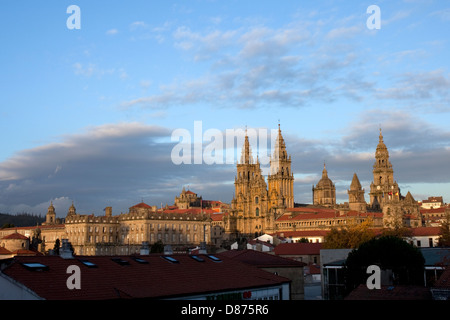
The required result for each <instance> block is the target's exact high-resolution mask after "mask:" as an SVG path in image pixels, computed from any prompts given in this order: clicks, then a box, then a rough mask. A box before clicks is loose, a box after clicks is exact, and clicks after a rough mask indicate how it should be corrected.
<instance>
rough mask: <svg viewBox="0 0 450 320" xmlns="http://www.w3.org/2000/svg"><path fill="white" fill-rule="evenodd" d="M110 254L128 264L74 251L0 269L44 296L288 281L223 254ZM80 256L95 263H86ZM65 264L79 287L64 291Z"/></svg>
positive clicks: (92, 296)
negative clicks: (34, 267)
mask: <svg viewBox="0 0 450 320" xmlns="http://www.w3.org/2000/svg"><path fill="white" fill-rule="evenodd" d="M114 257H116V258H121V259H124V260H127V261H129V265H125V266H123V265H119V264H117V263H115V262H114V261H112V260H111V258H112V257H111V256H85V257H81V256H77V257H75V259H62V258H60V257H58V256H40V257H38V256H37V257H16V258H15V262H14V263H13V264H11V265H10V266H8V267H6V268H5V269H4V270H3V271H2V272H3V273H4V274H6V275H7V276H9V277H11V278H13V279H15V280H16V281H18V282H20V283H22V284H24V285H25V286H27V287H28V288H29V289H30V290H32V291H34V292H35V293H37V295H39V296H40V297H44V298H45V299H50V300H54V299H57V300H73V299H81V300H99V299H102V300H103V299H118V298H168V297H177V296H186V295H191V294H202V293H213V292H224V291H228V290H238V289H247V288H255V287H265V286H273V285H280V284H283V283H288V282H290V280H289V279H286V278H284V277H280V276H276V275H274V274H272V273H270V272H266V271H264V270H260V269H258V268H256V267H253V266H250V265H247V264H244V263H241V262H239V261H235V260H233V259H229V258H227V257H225V256H221V257H220V259H221V260H222V262H214V261H212V260H210V259H208V258H207V257H205V258H204V262H197V261H195V260H194V259H192V258H191V257H190V256H189V255H187V254H175V255H172V257H173V258H175V259H177V260H178V261H179V263H171V262H168V261H166V260H165V259H163V258H162V256H161V255H159V254H157V255H155V254H151V255H148V256H139V258H141V259H143V260H145V261H148V264H140V263H138V262H136V261H134V260H133V259H132V258H131V257H130V256H114ZM80 258H82V259H87V260H89V261H90V262H92V263H94V264H95V265H96V266H97V267H96V268H89V267H87V266H86V265H84V264H83V263H82V262H80V260H79V259H80ZM24 262H36V263H41V264H44V265H46V266H48V267H49V268H48V270H47V271H42V272H35V271H30V270H27V269H26V268H24V267H23V266H22V265H21V264H22V263H24ZM69 265H77V266H79V267H80V269H81V289H80V290H69V289H68V288H67V286H66V281H67V278H68V274H67V273H66V271H67V267H68V266H69Z"/></svg>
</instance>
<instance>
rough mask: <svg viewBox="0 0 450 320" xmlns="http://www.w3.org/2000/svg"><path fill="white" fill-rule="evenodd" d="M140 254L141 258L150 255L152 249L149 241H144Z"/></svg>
mask: <svg viewBox="0 0 450 320" xmlns="http://www.w3.org/2000/svg"><path fill="white" fill-rule="evenodd" d="M139 253H140V255H141V256H148V255H149V254H150V247H149V245H148V241H142V247H141V249H140V252H139Z"/></svg>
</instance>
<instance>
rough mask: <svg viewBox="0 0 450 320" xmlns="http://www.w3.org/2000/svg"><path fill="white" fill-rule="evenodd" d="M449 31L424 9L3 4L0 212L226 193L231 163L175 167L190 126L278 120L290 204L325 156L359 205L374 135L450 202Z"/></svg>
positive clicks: (436, 11) (405, 182)
mask: <svg viewBox="0 0 450 320" xmlns="http://www.w3.org/2000/svg"><path fill="white" fill-rule="evenodd" d="M71 4H76V5H78V6H79V8H80V13H81V16H80V18H81V29H79V30H70V29H68V28H67V26H66V20H67V19H68V18H69V17H70V14H68V13H67V12H66V9H67V7H68V6H69V5H71ZM372 4H375V5H378V6H379V8H380V12H381V29H379V30H369V29H368V28H367V26H366V21H367V19H368V18H369V16H370V14H368V13H367V12H366V10H367V7H369V6H370V5H372ZM449 24H450V4H449V3H448V2H445V1H431V0H423V1H421V0H417V1H413V0H410V1H377V2H374V1H314V2H313V1H282V2H280V1H128V2H126V3H125V2H124V1H45V2H44V1H3V2H2V10H1V11H0V39H1V41H2V51H1V58H2V59H1V61H2V68H1V69H2V72H1V74H0V79H1V84H2V99H1V102H0V127H1V128H2V132H3V135H2V139H1V145H2V147H1V148H0V212H12V213H14V212H21V211H27V212H31V211H32V212H35V213H40V212H41V213H45V210H46V207H47V206H48V203H49V202H50V201H51V200H53V201H54V203H55V204H56V209H57V213H58V214H59V215H61V216H64V215H65V213H66V212H67V209H68V207H69V205H70V203H71V201H74V202H75V205H76V207H77V209H78V210H79V211H80V212H82V213H86V212H88V213H90V212H94V213H96V214H102V212H101V211H102V208H104V207H106V206H108V205H112V206H113V210H115V208H117V210H115V213H118V212H121V211H126V210H127V208H128V207H129V206H131V205H133V204H135V203H137V202H140V201H141V200H142V199H144V201H146V202H147V203H149V204H160V203H161V202H162V203H164V204H165V203H169V204H171V203H172V202H173V198H174V197H175V195H176V194H178V193H179V191H180V190H181V188H182V187H183V186H185V185H186V186H190V188H191V189H192V190H193V191H196V192H198V193H199V194H200V195H203V197H204V198H205V199H220V200H223V201H230V200H231V197H232V196H233V191H234V188H233V179H234V174H235V167H234V166H233V165H215V166H211V165H181V166H174V165H173V164H171V163H170V152H171V150H172V148H173V146H174V143H173V142H171V141H170V136H171V133H172V132H173V131H174V130H175V129H177V128H184V129H187V130H189V131H191V132H193V130H194V128H193V126H194V121H202V125H203V130H207V129H218V130H222V131H224V130H226V129H238V128H240V129H243V128H245V126H247V127H248V128H267V129H269V130H270V129H274V128H276V127H277V125H278V121H280V124H281V128H282V130H283V134H284V137H285V139H286V143H287V149H288V153H290V154H291V156H292V159H293V165H292V166H293V171H294V172H295V177H296V182H295V200H296V202H308V201H310V199H311V194H310V193H311V191H310V190H311V186H312V184H315V183H317V181H318V179H320V175H321V170H322V166H323V162H324V161H326V163H327V169H328V173H329V176H330V178H331V179H332V180H333V181H334V182H335V183H336V187H337V189H338V201H340V202H344V201H346V200H347V195H346V189H347V188H348V185H349V184H350V181H351V178H352V176H353V172H356V173H357V174H358V176H359V177H360V180H361V182H362V184H363V186H364V187H365V188H366V198H367V197H368V190H369V185H370V182H371V180H372V176H371V169H372V165H373V161H374V152H375V148H376V144H377V143H378V130H379V128H380V127H381V128H382V129H383V134H384V137H385V143H386V145H387V146H388V148H389V150H390V152H391V162H392V164H393V166H394V177H395V178H396V180H397V182H398V183H399V185H400V187H401V188H402V193H404V194H406V192H407V191H408V190H409V191H411V193H412V194H413V196H415V197H416V199H417V200H421V199H425V198H426V197H428V196H435V195H442V196H444V200H446V201H450V200H448V199H450V191H449V188H450V165H449V163H450V161H448V160H449V159H450V158H449V157H450V149H449V142H450V131H449V129H448V121H449V120H450V115H449V112H450V103H449V102H450V77H449V72H450V70H449V63H450V62H449V60H448V56H449V51H450V50H449V45H450V44H449V37H448V31H447V30H449ZM168 162H169V163H168ZM58 206H59V207H58Z"/></svg>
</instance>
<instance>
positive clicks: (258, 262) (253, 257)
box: [217, 250, 306, 268]
mask: <svg viewBox="0 0 450 320" xmlns="http://www.w3.org/2000/svg"><path fill="white" fill-rule="evenodd" d="M217 256H219V257H228V258H231V259H233V260H236V261H240V262H244V263H246V264H250V265H252V266H256V267H258V268H264V267H266V268H274V267H279V268H283V267H303V266H305V265H306V264H305V263H303V262H300V261H295V260H292V259H288V258H283V257H280V256H276V255H273V254H269V253H265V252H261V251H256V250H229V251H224V252H222V253H220V254H218V255H217Z"/></svg>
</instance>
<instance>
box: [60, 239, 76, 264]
mask: <svg viewBox="0 0 450 320" xmlns="http://www.w3.org/2000/svg"><path fill="white" fill-rule="evenodd" d="M61 242H62V245H61V248H60V249H59V256H60V257H61V258H63V259H73V254H72V250H70V242H69V239H62V240H61Z"/></svg>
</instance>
